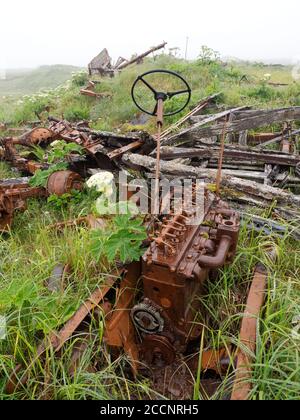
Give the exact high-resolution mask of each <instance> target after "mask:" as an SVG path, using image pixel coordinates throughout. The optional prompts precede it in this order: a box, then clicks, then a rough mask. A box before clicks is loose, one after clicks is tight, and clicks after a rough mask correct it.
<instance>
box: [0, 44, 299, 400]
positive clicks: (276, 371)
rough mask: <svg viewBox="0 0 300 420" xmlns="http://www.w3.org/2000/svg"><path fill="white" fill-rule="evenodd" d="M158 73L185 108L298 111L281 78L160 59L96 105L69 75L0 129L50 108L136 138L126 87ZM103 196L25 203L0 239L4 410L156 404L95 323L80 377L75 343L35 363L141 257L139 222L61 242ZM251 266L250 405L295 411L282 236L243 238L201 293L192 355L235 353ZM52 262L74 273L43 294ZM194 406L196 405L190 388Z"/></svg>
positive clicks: (294, 298)
mask: <svg viewBox="0 0 300 420" xmlns="http://www.w3.org/2000/svg"><path fill="white" fill-rule="evenodd" d="M155 68H165V69H170V70H173V71H177V72H179V73H180V74H182V75H183V76H184V77H185V78H186V79H187V80H188V81H189V82H190V83H191V85H192V88H193V97H192V104H191V107H192V106H193V105H195V104H196V103H198V102H199V101H200V100H201V99H202V98H203V97H205V96H207V95H210V94H212V93H215V92H219V91H222V92H223V95H222V97H221V98H220V99H219V105H224V106H238V105H253V106H256V107H264V108H266V107H275V106H278V107H283V106H285V105H300V99H299V97H300V96H299V94H300V84H299V83H296V82H294V81H293V80H292V76H291V69H289V68H288V67H281V66H277V67H272V66H263V65H261V64H251V63H230V64H227V65H225V64H223V63H221V62H220V61H219V60H218V57H217V56H216V55H215V53H214V52H212V51H211V50H209V49H203V50H202V52H201V54H200V56H199V59H198V60H197V61H195V62H185V61H182V60H178V59H175V58H172V57H169V56H159V57H157V58H156V59H155V60H153V59H149V60H146V61H145V63H144V64H143V65H141V66H133V67H131V68H129V69H127V70H126V71H124V72H122V73H121V74H120V75H118V76H117V77H116V78H115V79H102V80H101V81H100V84H99V85H97V91H98V92H99V93H100V92H102V93H110V94H111V95H112V97H111V98H105V99H99V100H97V99H94V98H87V97H84V96H82V95H80V93H79V89H80V87H81V86H84V85H85V83H86V82H87V80H88V76H87V74H86V73H84V72H80V73H78V74H76V75H73V76H72V78H71V80H70V81H69V82H67V83H66V84H65V85H62V86H59V87H56V88H55V89H52V90H49V91H47V92H44V93H38V94H34V95H31V96H28V97H25V98H24V97H22V98H19V99H18V100H12V99H11V98H6V99H2V100H1V98H0V101H1V102H0V122H1V121H10V122H12V123H13V124H16V125H22V124H25V123H26V122H27V121H30V120H32V119H36V114H40V115H41V118H44V116H46V115H47V112H48V111H47V109H48V107H50V112H51V114H52V115H54V116H57V117H61V116H64V117H65V118H67V119H69V120H70V121H74V120H81V119H89V120H91V126H92V127H94V128H95V129H103V130H113V129H117V128H118V129H120V130H121V131H126V130H128V129H132V120H133V118H134V117H139V115H140V114H139V113H138V111H137V110H136V108H135V106H134V105H133V103H132V100H131V97H130V88H131V85H132V83H133V81H134V79H135V77H136V76H137V75H138V74H140V73H142V72H144V71H146V70H151V69H155ZM269 74H270V75H271V76H269ZM244 76H245V77H244ZM269 80H271V81H272V82H281V83H289V86H286V87H285V86H283V87H273V86H270V85H269V84H268V81H269ZM60 83H61V82H60V81H59V82H58V84H60ZM167 86H168V84H167V82H166V87H167ZM0 90H1V85H0ZM1 93H2V90H1ZM10 93H11V94H13V93H19V91H18V90H17V89H16V90H14V91H11V92H10ZM177 118H179V116H176V117H174V118H170V119H168V121H167V125H168V124H171V123H172V122H173V121H175V120H177ZM139 128H140V127H139ZM144 128H145V129H148V130H150V131H154V130H155V122H154V120H153V119H150V120H149V121H147V123H146V125H145V127H144ZM35 152H36V155H37V156H38V157H39V160H41V161H44V162H48V163H50V162H51V163H53V162H54V163H55V164H59V163H61V160H62V159H63V158H64V157H65V156H66V153H67V154H68V153H73V152H75V153H78V152H79V153H80V150H68V151H66V149H65V146H64V145H63V144H62V143H59V144H58V145H57V148H56V149H54V151H53V150H52V154H51V151H48V154H47V155H46V156H45V154H44V153H41V150H39V149H36V151H35ZM54 154H55V156H54ZM52 157H53V159H52ZM49 159H50V160H49ZM40 175H41V174H39V176H40ZM44 175H45V174H44ZM12 176H16V174H15V173H13V172H11V171H10V169H9V167H8V165H6V164H4V163H1V162H0V178H7V177H12ZM41 182H42V181H41V180H40V181H39V182H38V184H39V185H41ZM44 182H45V178H44V180H43V184H44ZM98 196H99V194H96V193H95V191H93V190H91V191H86V190H85V191H83V192H77V193H74V194H72V195H71V196H70V195H67V196H63V197H56V196H52V197H50V198H49V199H48V202H46V200H30V201H29V203H28V210H27V211H26V212H24V213H18V214H17V215H16V217H15V221H14V225H13V231H12V232H11V234H10V235H8V236H6V237H4V236H3V237H0V278H1V281H0V315H5V316H6V317H7V324H8V325H7V327H8V328H7V338H6V339H5V340H2V341H1V340H0V399H98V400H99V399H108V398H113V399H134V398H163V397H162V396H159V395H157V393H156V392H155V390H153V389H151V382H150V381H148V380H145V379H144V378H139V379H138V380H137V381H134V382H133V381H130V380H129V379H128V375H127V372H128V364H127V360H126V356H121V357H120V358H118V359H117V360H115V361H112V358H111V356H110V354H109V352H108V351H107V349H106V347H105V344H104V343H103V331H104V323H103V320H102V319H101V317H100V318H95V319H94V320H93V322H92V324H91V326H90V330H89V331H88V333H89V339H88V346H87V348H86V351H85V353H84V357H83V359H82V360H81V363H80V365H79V366H78V367H77V369H75V372H73V373H71V372H70V369H69V367H70V363H71V357H72V350H73V349H74V346H75V345H76V344H78V341H79V339H80V337H78V339H77V343H76V340H75V342H73V341H72V342H67V343H66V345H65V346H64V349H63V352H62V356H61V357H58V356H57V355H54V354H53V352H52V351H51V350H50V349H49V350H48V351H47V352H46V354H45V359H44V361H43V362H41V361H40V360H39V359H38V358H37V349H38V345H39V344H40V343H41V340H42V339H43V337H44V336H45V335H47V334H49V333H50V332H51V331H53V330H59V328H60V327H61V326H62V325H63V324H64V323H65V322H66V321H67V320H68V319H69V318H70V317H71V316H72V314H73V313H74V311H75V310H76V309H78V308H79V306H80V305H81V304H82V303H83V302H84V301H85V300H86V299H87V298H88V297H89V295H90V294H91V292H93V291H94V290H95V288H96V287H97V286H99V285H101V284H103V282H104V280H105V278H106V276H107V274H108V273H109V272H111V270H112V269H113V268H114V264H115V262H117V261H119V260H121V261H123V262H124V261H127V260H128V259H129V260H135V259H137V258H139V256H140V253H141V251H140V243H141V242H142V240H143V239H144V238H145V231H144V229H143V228H142V226H141V221H140V220H139V219H134V218H131V217H129V216H126V215H125V216H116V217H108V216H104V219H105V223H106V227H105V230H92V231H89V230H88V229H87V228H84V227H74V228H72V229H68V228H65V229H63V230H62V231H57V230H55V229H51V228H50V226H51V225H52V224H53V223H55V222H57V221H64V220H71V219H73V218H78V217H81V216H85V215H87V214H90V213H91V212H93V211H95V206H94V203H95V200H96V198H97V197H98ZM271 213H272V210H271V209H270V210H268V211H266V212H265V213H263V214H262V216H266V217H268V216H269V214H271ZM273 241H277V249H278V259H277V262H276V263H274V264H273V263H271V262H270V261H269V259H268V258H267V257H266V255H265V253H264V252H263V249H264V245H268V244H270V243H271V242H273ZM258 262H263V263H264V264H265V265H266V266H267V267H268V269H269V271H270V276H269V287H268V292H267V299H266V303H265V306H264V310H263V316H262V319H261V321H260V323H259V324H258V349H257V353H256V360H255V363H254V365H253V368H254V375H253V391H252V394H251V398H252V399H254V400H266V399H273V400H279V399H284V400H286V399H294V400H299V395H300V365H299V356H300V354H299V349H300V346H299V343H300V335H299V334H298V332H297V331H298V330H297V325H295V319H297V317H299V315H300V287H299V276H300V272H299V271H300V248H299V244H298V243H296V242H295V241H293V240H292V239H291V238H289V237H284V238H282V239H274V238H272V236H270V235H268V236H266V235H263V234H260V235H257V234H256V233H252V234H249V232H248V231H247V230H246V229H245V228H243V229H242V231H241V236H240V241H239V248H238V252H237V256H236V259H235V262H234V264H233V265H231V266H229V267H226V268H224V269H223V270H222V271H221V272H220V276H219V278H218V279H217V280H215V281H213V282H210V283H209V284H208V285H207V290H206V294H205V296H203V297H202V298H201V301H202V303H203V306H204V307H205V308H206V313H205V316H204V315H203V318H201V319H199V320H198V322H199V323H200V324H204V325H206V328H205V330H204V335H203V342H202V346H201V348H200V344H199V351H201V349H204V350H205V349H208V348H219V347H224V346H229V345H230V344H237V331H238V329H239V325H240V321H241V317H242V313H243V309H244V303H245V299H244V296H245V294H246V292H247V290H248V289H249V284H250V282H251V279H252V275H253V269H254V267H255V265H256V264H257V263H258ZM57 263H62V264H69V265H70V266H71V268H72V270H71V273H70V274H67V275H66V277H65V280H64V283H65V284H64V290H61V291H58V292H50V291H49V290H48V288H47V287H46V282H47V279H49V277H50V276H51V272H52V271H53V268H54V267H55V266H56V265H57ZM295 327H296V328H295ZM99 349H100V350H99ZM18 363H21V364H22V365H23V370H22V372H24V371H25V372H26V373H27V374H28V383H27V385H26V386H23V385H20V387H19V389H18V390H17V391H16V392H15V393H14V394H13V395H10V396H9V395H6V394H5V383H6V380H7V378H8V377H9V375H10V373H11V370H12V369H13V368H14V367H15V366H16V365H17V364H18ZM93 368H95V369H93ZM22 372H21V373H20V374H19V375H21V374H22ZM231 380H232V378H225V380H224V384H223V386H222V387H221V388H220V390H219V393H218V395H217V396H216V398H219V397H224V396H225V395H226V392H227V391H228V389H229V385H230V381H231ZM196 384H197V382H196ZM195 398H201V396H199V394H198V392H197V389H196V386H195Z"/></svg>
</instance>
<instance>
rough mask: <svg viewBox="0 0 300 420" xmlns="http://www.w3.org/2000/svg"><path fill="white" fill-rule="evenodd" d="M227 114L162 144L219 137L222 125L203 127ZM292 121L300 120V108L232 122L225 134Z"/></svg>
mask: <svg viewBox="0 0 300 420" xmlns="http://www.w3.org/2000/svg"><path fill="white" fill-rule="evenodd" d="M238 110H239V109H238V108H237V109H235V110H231V112H237V111H238ZM229 113H230V111H227V114H226V113H225V112H224V113H219V114H216V118H215V119H213V118H212V117H209V118H207V119H205V120H203V121H201V122H200V123H197V124H195V125H193V126H192V127H190V128H187V129H185V130H182V131H181V132H180V133H178V134H176V135H174V136H172V137H170V138H169V139H167V140H166V141H165V142H164V145H166V146H171V145H180V144H184V143H187V142H191V141H195V140H199V139H201V138H202V137H213V136H217V135H220V134H221V133H222V130H223V127H224V124H222V123H221V124H216V125H213V126H210V127H204V126H205V125H207V124H209V123H211V122H213V121H216V120H218V119H220V118H222V117H225V116H226V115H228V114H229ZM294 120H300V107H292V108H283V109H274V110H270V111H268V112H264V113H261V114H259V115H255V116H253V117H249V118H244V119H241V120H234V121H233V122H232V123H230V124H228V126H227V133H238V132H240V131H245V130H252V129H255V128H260V127H264V126H267V125H271V124H274V123H279V122H284V121H294Z"/></svg>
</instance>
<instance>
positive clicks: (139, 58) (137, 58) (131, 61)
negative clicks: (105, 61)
mask: <svg viewBox="0 0 300 420" xmlns="http://www.w3.org/2000/svg"><path fill="white" fill-rule="evenodd" d="M166 45H167V42H163V43H162V44H160V45H157V46H156V47H152V48H150V49H149V50H148V51H146V52H144V53H143V54H140V55H138V56H137V57H135V58H133V59H132V60H130V61H126V62H125V63H124V62H123V63H122V64H121V65H119V67H117V68H116V69H117V70H123V69H125V68H126V67H128V66H130V65H131V64H134V63H138V62H140V61H141V60H143V58H145V57H147V56H148V55H149V54H151V53H152V52H155V51H158V50H161V49H162V48H165V46H166Z"/></svg>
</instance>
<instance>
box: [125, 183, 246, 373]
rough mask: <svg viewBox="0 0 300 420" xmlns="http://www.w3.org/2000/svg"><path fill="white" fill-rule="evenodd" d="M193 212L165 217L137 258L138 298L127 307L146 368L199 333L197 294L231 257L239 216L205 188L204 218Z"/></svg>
mask: <svg viewBox="0 0 300 420" xmlns="http://www.w3.org/2000/svg"><path fill="white" fill-rule="evenodd" d="M193 217H194V213H193V212H190V211H187V212H185V211H184V212H183V213H182V214H178V215H172V216H167V217H165V218H164V219H163V222H162V223H161V225H160V229H159V235H158V236H157V237H156V239H154V240H153V242H152V243H151V246H150V247H149V249H148V251H147V252H146V254H145V255H144V257H143V260H142V280H143V297H142V299H141V300H140V302H139V303H138V304H137V305H135V306H134V307H133V309H132V310H131V319H132V321H133V323H134V325H135V328H136V331H137V335H138V336H139V339H140V342H141V346H140V350H141V351H140V360H141V361H142V363H145V364H147V365H148V366H152V367H162V366H166V365H169V364H171V363H173V362H174V360H175V358H176V354H178V353H180V354H184V353H185V352H186V350H187V347H188V344H189V343H190V342H193V341H195V340H197V339H199V337H200V336H201V332H202V328H201V325H200V324H199V323H197V322H196V321H197V319H196V318H197V314H199V311H201V304H200V300H199V296H201V294H203V285H204V283H205V281H206V279H207V278H208V276H209V274H210V272H211V271H212V270H215V269H218V268H220V267H222V266H224V265H225V264H226V263H230V262H231V261H232V259H233V257H234V255H235V252H236V247H237V242H238V236H239V228H240V220H239V214H238V213H237V212H235V211H233V210H230V209H229V206H228V205H227V204H226V203H225V202H223V201H221V200H220V199H218V198H217V197H216V196H214V194H211V193H209V192H208V191H207V192H206V208H205V217H204V221H203V223H201V224H198V225H194V224H189V223H190V222H191V220H192V218H193Z"/></svg>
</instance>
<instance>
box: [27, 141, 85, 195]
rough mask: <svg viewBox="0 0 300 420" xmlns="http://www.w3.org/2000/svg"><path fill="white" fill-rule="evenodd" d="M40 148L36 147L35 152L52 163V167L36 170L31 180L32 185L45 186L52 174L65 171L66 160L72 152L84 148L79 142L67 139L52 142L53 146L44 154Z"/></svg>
mask: <svg viewBox="0 0 300 420" xmlns="http://www.w3.org/2000/svg"><path fill="white" fill-rule="evenodd" d="M40 149H41V148H40V147H35V149H34V153H35V154H36V155H38V156H39V157H40V158H42V159H41V160H44V161H46V163H48V164H49V165H51V167H50V168H48V169H45V170H43V169H39V170H38V171H36V173H35V174H34V176H33V177H32V178H31V179H30V182H29V183H30V185H31V186H32V187H43V188H45V187H46V185H47V182H48V178H49V176H50V175H52V174H53V173H54V172H58V171H65V170H66V169H68V164H67V163H66V162H64V161H65V160H66V158H68V156H69V155H70V154H72V153H77V154H82V153H83V148H82V147H81V146H80V145H78V144H77V143H66V142H65V141H56V142H55V143H52V148H51V149H50V150H49V151H48V152H47V154H44V155H43V156H42V152H41V150H40Z"/></svg>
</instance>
